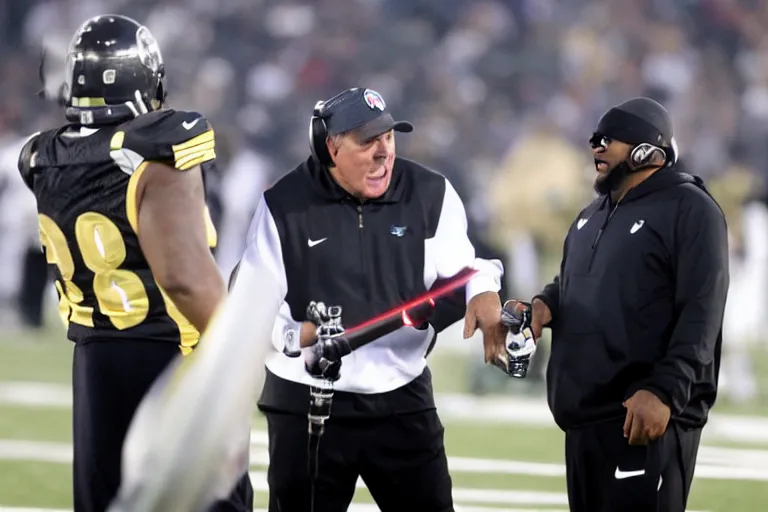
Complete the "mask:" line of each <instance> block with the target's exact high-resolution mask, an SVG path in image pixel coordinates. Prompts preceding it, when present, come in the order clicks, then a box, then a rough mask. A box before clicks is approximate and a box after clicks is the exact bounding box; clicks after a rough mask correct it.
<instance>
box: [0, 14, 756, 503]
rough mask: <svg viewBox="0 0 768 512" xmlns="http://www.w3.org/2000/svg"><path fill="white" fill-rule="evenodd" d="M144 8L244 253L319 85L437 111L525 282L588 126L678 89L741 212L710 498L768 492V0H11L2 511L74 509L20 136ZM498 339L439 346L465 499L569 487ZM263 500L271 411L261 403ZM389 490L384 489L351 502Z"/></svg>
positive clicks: (61, 377)
mask: <svg viewBox="0 0 768 512" xmlns="http://www.w3.org/2000/svg"><path fill="white" fill-rule="evenodd" d="M109 12H113V13H121V14H127V15H130V16H132V17H134V18H136V19H138V20H140V21H142V22H144V23H146V24H147V26H148V27H149V28H150V30H151V31H152V32H153V34H154V35H155V37H156V38H157V39H158V41H159V43H160V46H161V49H162V51H163V55H164V58H165V61H166V69H167V74H168V81H167V84H168V87H169V92H170V94H169V105H170V106H172V107H177V108H182V109H192V110H198V111H200V112H203V113H205V115H206V116H208V117H209V119H211V121H212V122H213V124H214V126H215V128H216V133H217V147H218V150H217V153H218V159H219V162H220V171H221V172H220V175H218V176H215V177H211V181H210V185H211V189H212V195H211V198H210V203H211V204H210V206H211V209H212V210H213V211H214V213H215V216H216V221H217V224H218V227H219V231H220V246H219V249H218V251H217V259H218V261H219V263H220V265H221V268H222V273H224V274H225V275H228V273H229V270H230V269H231V268H232V266H233V265H234V263H235V261H236V260H237V258H238V256H239V252H240V251H241V250H242V241H243V235H244V233H245V230H246V229H247V224H248V221H249V219H250V215H251V213H252V211H253V208H254V207H255V201H256V199H257V197H258V194H259V192H260V191H261V190H262V189H263V187H265V186H268V184H269V183H271V182H272V181H274V180H275V179H276V178H277V177H279V176H280V175H281V174H282V173H284V172H285V171H287V170H289V169H290V168H291V167H292V166H293V165H295V164H296V163H297V162H298V161H299V160H300V159H303V158H305V157H306V154H307V149H308V147H307V122H308V116H309V114H310V113H311V109H312V106H313V105H314V103H315V102H316V101H317V100H319V99H324V98H327V97H330V96H331V95H333V94H335V93H336V92H338V91H340V90H342V89H344V88H347V87H350V86H356V85H360V86H364V87H370V88H373V89H376V90H378V91H379V92H380V93H381V94H382V95H383V96H384V98H385V100H386V101H387V104H388V106H389V108H390V109H391V110H392V111H393V112H394V114H395V116H396V117H400V118H404V119H408V120H410V121H412V122H413V123H414V124H415V125H416V131H415V132H414V133H412V134H408V135H399V136H398V139H397V143H398V151H399V153H400V154H401V155H404V156H407V157H410V158H414V159H416V160H419V161H421V162H423V163H425V164H427V165H429V166H431V167H433V168H435V169H436V170H439V171H440V172H442V173H444V174H445V175H447V176H448V177H449V179H451V181H452V182H453V183H454V185H455V186H456V188H457V190H458V191H459V193H460V195H461V196H462V197H463V198H464V200H465V202H466V204H467V209H468V214H469V217H470V231H471V236H472V238H473V239H474V240H475V241H476V243H477V245H478V248H479V250H480V252H481V253H482V254H484V255H488V256H490V255H495V256H497V257H500V258H502V259H503V260H504V262H505V264H506V266H507V276H506V281H505V290H504V293H505V297H529V296H530V295H531V293H532V292H533V291H534V290H537V289H538V288H539V287H540V286H541V284H542V283H543V282H544V280H546V279H548V278H549V277H551V275H553V272H554V271H555V270H556V267H557V263H558V261H559V256H560V249H561V243H562V238H563V235H564V233H565V230H566V229H567V226H568V224H569V223H570V222H571V220H572V219H573V217H574V216H575V214H576V213H577V212H578V210H579V209H580V207H581V206H582V205H583V204H584V203H585V202H586V201H587V200H588V199H589V197H590V196H591V194H592V191H591V180H592V177H593V173H594V167H593V165H592V162H591V158H590V153H589V148H588V146H587V144H586V140H587V139H588V137H589V134H590V133H591V130H592V127H593V126H594V124H595V122H596V121H597V119H598V117H599V115H600V114H601V113H602V112H603V111H604V110H605V109H607V108H609V107H610V106H611V105H613V104H616V103H618V102H620V101H622V100H624V99H626V98H629V97H632V96H636V95H647V96H651V97H654V98H656V99H658V100H659V101H661V102H663V103H664V104H665V105H666V106H667V107H668V108H669V110H670V112H671V114H672V116H673V118H674V121H675V124H676V133H677V139H678V143H679V145H680V148H681V152H682V162H683V164H684V165H687V166H689V167H690V169H691V170H693V171H694V172H696V173H698V174H700V175H701V176H703V177H704V178H705V179H706V181H707V183H708V185H709V187H710V188H711V190H712V191H713V192H714V193H715V194H716V195H717V197H718V198H719V200H720V201H721V203H722V205H723V207H724V209H725V211H726V214H727V216H728V218H729V222H730V230H731V236H732V240H731V248H732V251H731V253H732V254H731V258H732V261H731V282H732V286H731V290H730V295H729V303H728V313H727V318H726V336H725V343H724V352H725V354H724V363H723V371H722V375H721V377H722V380H723V383H722V386H721V389H722V393H721V399H720V400H719V402H718V404H717V405H716V408H715V411H714V413H713V415H712V420H711V424H710V426H709V427H708V429H707V430H706V432H705V439H704V443H703V447H702V449H701V452H700V457H699V466H698V471H697V478H696V480H695V481H694V486H693V494H692V499H691V503H690V508H691V509H692V510H708V511H726V510H727V511H728V512H736V511H753V510H755V511H756V510H763V509H764V507H765V503H766V502H768V483H766V482H768V348H766V344H765V334H764V333H765V325H766V322H765V320H764V317H763V316H762V315H763V312H764V310H765V306H766V303H767V302H768V301H767V300H766V292H768V274H767V273H768V208H767V207H766V187H765V184H766V176H767V175H768V172H766V171H768V168H766V165H767V164H766V162H768V159H766V153H768V51H767V50H768V37H766V34H768V30H766V29H768V2H766V1H763V0H560V1H557V0H442V1H441V0H286V1H280V2H278V1H265V0H217V1H215V2H214V1H209V0H158V1H153V2H149V1H143V0H142V1H140V0H132V1H131V0H73V1H60V0H48V1H33V0H29V1H23V2H22V1H19V0H0V76H2V80H1V81H0V94H1V97H2V101H0V511H14V512H20V511H21V510H30V509H40V508H42V509H46V510H69V509H71V477H70V472H69V465H68V463H69V461H70V458H71V455H70V449H71V448H70V445H69V443H70V442H71V440H70V436H71V426H70V408H71V398H70V392H69V389H68V387H67V385H68V383H69V381H70V360H71V346H70V344H69V343H68V342H67V341H66V340H65V338H64V335H63V332H62V329H61V326H60V324H59V323H58V320H57V319H56V317H55V313H54V312H53V309H54V306H53V305H54V301H53V300H52V294H53V292H52V289H51V288H50V287H47V288H46V290H45V296H44V302H43V307H42V316H39V315H38V312H37V310H36V307H35V303H36V301H35V300H34V297H31V298H30V297H29V293H28V290H30V289H32V288H33V287H34V281H35V277H36V276H39V275H41V274H40V272H41V269H40V262H39V249H38V244H37V232H36V217H35V210H34V200H33V199H32V198H31V196H30V195H29V193H28V192H27V191H26V190H25V189H24V187H23V184H21V182H20V180H19V179H18V175H17V172H16V169H15V163H16V157H17V154H18V148H19V144H20V143H21V141H22V139H23V137H24V136H26V135H28V134H30V133H32V132H33V131H36V130H39V129H44V128H47V127H51V126H54V125H56V124H57V123H60V122H61V121H62V119H63V116H62V112H61V110H60V109H59V108H58V107H57V106H56V105H55V104H53V103H51V102H45V101H41V100H40V99H39V98H38V97H37V96H36V95H35V92H36V91H37V90H39V89H40V81H39V77H38V65H39V62H40V52H41V49H42V48H43V47H45V48H46V51H47V59H46V67H45V73H46V77H47V80H46V83H47V89H48V93H49V95H54V94H55V92H56V89H57V86H58V84H59V83H60V82H61V73H62V71H63V62H64V56H65V52H66V47H67V44H68V42H69V39H70V37H71V35H72V33H73V31H74V30H75V29H76V28H77V26H79V25H80V23H82V22H83V21H84V20H85V19H87V18H89V17H91V16H93V15H96V14H101V13H109ZM480 346H481V343H480V340H479V339H478V338H477V337H476V338H475V339H473V340H468V341H465V340H462V339H461V335H460V329H458V328H455V329H451V330H450V332H448V333H446V335H445V336H443V337H442V339H441V340H440V344H439V345H438V347H437V349H436V350H435V352H434V355H433V356H431V366H432V368H433V372H434V373H435V381H436V388H437V391H438V393H439V398H438V404H439V410H440V412H441V414H442V416H443V419H444V423H445V424H446V436H447V446H448V451H449V456H450V464H451V468H452V472H453V478H454V485H455V497H456V502H457V510H459V509H461V510H465V511H470V510H474V511H484V510H494V511H499V510H506V511H508V512H509V511H513V510H539V511H542V510H558V511H562V510H566V509H567V502H566V498H565V494H564V492H565V484H564V476H563V475H564V468H563V466H562V434H561V433H560V432H559V431H558V430H557V429H556V428H555V427H554V425H553V423H552V421H551V417H550V415H549V412H548V410H547V409H546V404H545V400H544V396H543V379H542V373H541V372H542V369H543V366H544V364H545V362H546V347H547V340H544V341H543V342H542V343H541V345H540V346H541V349H542V350H541V351H540V352H539V357H538V360H537V364H536V367H535V368H534V371H533V375H531V378H529V379H527V380H526V381H509V380H507V379H505V378H504V377H503V376H502V375H501V374H500V372H498V370H495V369H491V368H490V367H484V366H483V365H482V355H481V350H480ZM253 429H254V432H253V436H252V438H253V451H252V465H253V466H252V470H253V477H254V485H255V487H256V489H257V497H256V498H257V503H256V504H257V506H259V507H263V506H265V503H266V496H267V488H266V481H265V471H266V467H267V464H268V460H267V458H266V447H265V444H264V443H265V433H264V430H265V425H264V423H263V421H261V419H260V418H258V417H256V418H254V425H253ZM369 509H370V510H376V509H375V507H373V506H372V505H371V500H370V497H369V496H368V494H367V492H366V491H365V489H364V488H362V487H361V488H360V489H359V490H358V493H357V495H356V498H355V506H354V507H353V510H361V511H362V510H369Z"/></svg>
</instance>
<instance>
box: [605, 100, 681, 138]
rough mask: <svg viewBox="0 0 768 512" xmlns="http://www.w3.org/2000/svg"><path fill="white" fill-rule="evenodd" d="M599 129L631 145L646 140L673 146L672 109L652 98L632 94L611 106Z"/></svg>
mask: <svg viewBox="0 0 768 512" xmlns="http://www.w3.org/2000/svg"><path fill="white" fill-rule="evenodd" d="M596 132H597V133H599V134H601V135H604V136H606V137H608V138H610V139H615V140H619V141H621V142H626V143H627V144H632V145H637V144H642V143H643V142H647V143H649V144H653V145H654V146H659V147H662V148H670V149H671V148H673V145H674V142H673V137H674V133H673V130H672V119H671V118H670V116H669V112H667V109H665V108H664V107H663V106H662V105H661V104H660V103H658V102H656V101H654V100H652V99H650V98H632V99H631V100H627V101H625V102H624V103H621V104H620V105H616V106H615V107H613V108H611V109H610V110H608V112H606V113H605V114H604V115H603V117H601V118H600V121H599V122H598V123H597V130H596Z"/></svg>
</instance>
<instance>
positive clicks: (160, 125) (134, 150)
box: [110, 109, 225, 333]
mask: <svg viewBox="0 0 768 512" xmlns="http://www.w3.org/2000/svg"><path fill="white" fill-rule="evenodd" d="M110 146H111V148H110V149H111V153H110V155H111V156H112V158H113V159H114V160H115V162H116V163H117V164H118V165H119V166H120V167H121V168H122V169H123V171H125V172H128V173H130V174H132V176H131V180H132V181H133V182H134V185H133V189H134V190H131V187H129V206H128V208H129V218H130V217H131V211H132V212H133V214H132V217H133V220H131V222H132V224H133V227H134V229H135V231H136V234H137V236H138V238H139V243H140V244H141V249H142V251H143V253H144V255H145V258H146V259H147V262H148V263H149V267H150V269H151V270H152V274H153V276H154V278H155V280H156V281H157V283H158V284H159V285H160V286H161V287H162V288H163V290H164V291H165V293H166V294H167V295H168V297H169V298H170V299H171V300H172V301H173V303H174V304H175V305H176V307H177V308H178V309H179V311H180V312H181V313H182V315H184V317H185V318H186V319H187V320H189V321H190V323H192V325H194V326H195V328H196V329H197V330H198V331H199V332H200V333H202V332H203V331H204V330H205V328H206V326H207V325H208V322H209V321H210V319H211V316H212V315H213V313H214V311H215V309H216V307H217V306H218V305H219V303H220V302H221V300H222V299H223V297H224V294H225V285H224V281H223V279H222V277H221V274H220V273H219V271H218V267H217V265H216V262H215V260H214V258H213V256H212V254H211V250H210V247H211V242H212V238H213V237H212V234H213V233H212V232H209V230H208V227H209V226H207V224H206V219H207V217H208V215H207V209H206V202H205V184H204V181H203V175H202V173H203V172H204V171H203V168H202V166H203V164H205V163H206V162H213V161H215V158H216V154H215V137H214V133H213V129H212V127H211V125H210V123H209V122H208V120H207V119H206V118H205V117H204V116H202V115H200V114H199V113H197V112H185V111H176V110H170V109H169V110H163V111H156V112H151V113H149V114H145V115H143V116H139V117H138V118H137V119H136V120H134V121H132V122H131V123H130V124H128V125H126V126H125V129H124V130H121V131H118V132H116V133H115V135H114V137H113V138H112V141H111V144H110ZM131 204H132V205H133V206H130V205H131Z"/></svg>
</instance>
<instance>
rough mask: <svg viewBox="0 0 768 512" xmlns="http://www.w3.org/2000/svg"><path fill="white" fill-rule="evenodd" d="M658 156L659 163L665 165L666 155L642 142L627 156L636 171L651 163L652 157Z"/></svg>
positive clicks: (656, 147)
mask: <svg viewBox="0 0 768 512" xmlns="http://www.w3.org/2000/svg"><path fill="white" fill-rule="evenodd" d="M655 155H659V157H661V161H662V162H663V163H664V164H666V163H667V153H666V152H665V151H664V150H663V149H661V148H660V147H658V146H654V145H653V144H648V143H647V142H643V143H642V144H638V145H637V146H636V147H635V148H634V149H633V150H632V152H631V153H630V154H629V159H630V161H631V162H632V165H633V166H634V167H635V168H636V169H637V170H640V169H643V168H645V167H647V166H648V165H649V164H651V162H653V159H654V156H655Z"/></svg>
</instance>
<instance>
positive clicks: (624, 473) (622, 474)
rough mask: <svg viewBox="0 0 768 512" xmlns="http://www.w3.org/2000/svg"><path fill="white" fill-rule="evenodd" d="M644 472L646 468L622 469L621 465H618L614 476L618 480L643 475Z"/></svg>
mask: <svg viewBox="0 0 768 512" xmlns="http://www.w3.org/2000/svg"><path fill="white" fill-rule="evenodd" d="M644 474H645V470H644V469H638V470H637V471H621V470H620V469H619V467H618V466H616V473H615V474H614V475H613V476H615V477H616V480H623V479H624V478H632V477H633V476H641V475H644Z"/></svg>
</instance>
